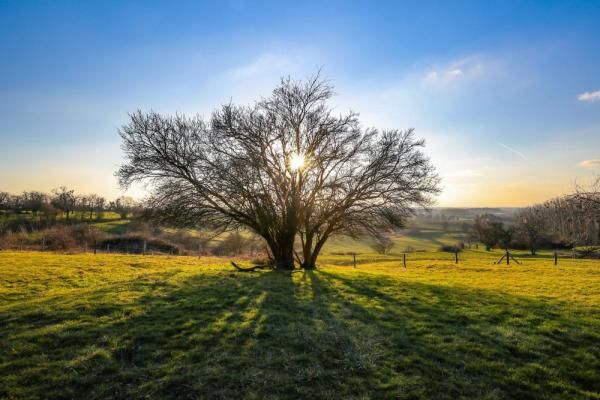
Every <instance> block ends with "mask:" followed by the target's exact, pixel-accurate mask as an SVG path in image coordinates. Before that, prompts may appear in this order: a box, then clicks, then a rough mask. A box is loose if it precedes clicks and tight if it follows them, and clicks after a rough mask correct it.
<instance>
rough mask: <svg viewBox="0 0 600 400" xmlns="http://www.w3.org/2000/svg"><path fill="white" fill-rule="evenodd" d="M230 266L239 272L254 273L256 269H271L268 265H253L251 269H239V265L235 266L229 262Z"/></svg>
mask: <svg viewBox="0 0 600 400" xmlns="http://www.w3.org/2000/svg"><path fill="white" fill-rule="evenodd" d="M231 265H233V266H234V268H235V269H237V270H238V271H240V272H254V271H256V270H257V269H266V268H272V267H271V266H270V265H255V266H253V267H248V268H244V267H240V266H239V265H237V264H236V263H234V262H233V261H232V262H231Z"/></svg>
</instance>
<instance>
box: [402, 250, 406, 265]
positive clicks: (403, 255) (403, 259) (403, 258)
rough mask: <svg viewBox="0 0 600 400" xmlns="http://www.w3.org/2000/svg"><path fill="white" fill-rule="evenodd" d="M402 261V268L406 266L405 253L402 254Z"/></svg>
mask: <svg viewBox="0 0 600 400" xmlns="http://www.w3.org/2000/svg"><path fill="white" fill-rule="evenodd" d="M402 261H403V263H404V268H406V253H404V254H402Z"/></svg>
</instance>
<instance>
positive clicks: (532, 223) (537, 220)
mask: <svg viewBox="0 0 600 400" xmlns="http://www.w3.org/2000/svg"><path fill="white" fill-rule="evenodd" d="M514 222H515V227H516V232H515V233H516V235H518V236H521V237H522V238H523V239H524V241H525V242H526V243H527V246H528V247H529V251H530V252H531V255H535V253H536V251H537V249H538V248H539V246H540V244H541V242H542V240H544V238H545V237H546V236H547V231H548V219H547V215H546V213H545V212H544V208H543V207H542V206H532V207H527V208H523V209H521V210H519V211H518V212H517V214H515V216H514Z"/></svg>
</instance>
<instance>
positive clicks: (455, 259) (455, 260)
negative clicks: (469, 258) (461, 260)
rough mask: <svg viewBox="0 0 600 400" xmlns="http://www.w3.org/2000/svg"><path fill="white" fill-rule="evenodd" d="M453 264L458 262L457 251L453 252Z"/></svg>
mask: <svg viewBox="0 0 600 400" xmlns="http://www.w3.org/2000/svg"><path fill="white" fill-rule="evenodd" d="M454 264H458V251H455V252H454Z"/></svg>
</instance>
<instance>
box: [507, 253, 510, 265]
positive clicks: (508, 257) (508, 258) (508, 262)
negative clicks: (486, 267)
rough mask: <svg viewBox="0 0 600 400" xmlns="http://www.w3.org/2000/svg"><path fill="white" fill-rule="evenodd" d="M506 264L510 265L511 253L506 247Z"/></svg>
mask: <svg viewBox="0 0 600 400" xmlns="http://www.w3.org/2000/svg"><path fill="white" fill-rule="evenodd" d="M506 265H510V253H509V252H508V249H506Z"/></svg>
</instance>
